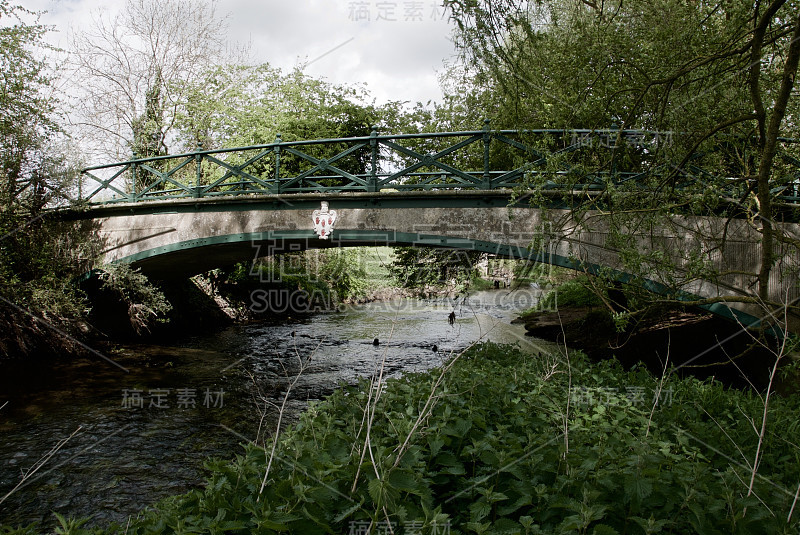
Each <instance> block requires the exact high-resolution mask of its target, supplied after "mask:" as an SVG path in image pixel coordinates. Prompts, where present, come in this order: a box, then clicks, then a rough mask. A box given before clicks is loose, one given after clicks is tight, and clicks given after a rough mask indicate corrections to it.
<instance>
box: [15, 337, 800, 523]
mask: <svg viewBox="0 0 800 535" xmlns="http://www.w3.org/2000/svg"><path fill="white" fill-rule="evenodd" d="M655 400H658V401H657V402H655ZM799 401H800V398H798V397H796V396H794V397H786V398H775V397H774V398H773V399H772V400H771V402H770V406H769V410H768V411H767V417H768V432H767V433H766V434H765V438H764V441H763V443H762V445H761V450H760V454H759V462H758V463H757V470H756V471H757V474H756V476H755V479H754V484H753V491H752V493H748V482H749V481H750V479H751V475H752V470H751V467H752V465H753V459H755V458H756V455H757V454H756V449H757V447H758V433H757V432H754V429H753V422H755V424H756V425H760V422H761V418H762V413H763V411H764V406H763V403H762V400H761V399H760V398H759V397H758V396H757V395H755V394H752V393H745V392H739V391H726V390H725V389H724V388H723V387H722V386H721V385H720V384H718V383H714V382H709V381H706V382H700V381H698V380H696V379H682V380H679V379H675V378H669V379H666V380H665V381H663V382H662V381H659V380H656V379H655V378H653V377H652V376H651V375H649V374H648V373H647V372H646V371H645V370H644V369H634V370H632V371H630V372H626V371H624V370H622V369H621V368H620V367H619V366H618V365H617V364H615V363H614V362H605V363H600V364H594V363H590V362H588V361H587V360H586V359H585V358H584V357H582V356H581V355H580V354H577V353H573V354H572V355H570V359H569V361H567V360H565V359H564V358H563V357H561V356H547V355H539V356H537V355H530V354H525V353H522V352H520V351H519V350H516V349H514V348H512V347H508V346H496V345H491V344H487V345H481V346H478V347H474V348H472V349H470V350H468V351H467V352H466V353H464V354H462V355H460V356H457V357H455V358H454V360H453V361H451V362H450V363H449V364H447V365H446V366H445V368H443V369H436V370H432V371H429V372H426V373H422V374H416V375H409V376H406V377H405V378H403V379H400V380H390V381H387V382H386V383H385V384H380V385H379V384H377V383H374V382H373V383H370V382H369V381H364V382H362V384H361V385H359V386H358V387H352V388H344V389H341V390H338V391H337V392H335V393H334V394H333V395H332V396H330V397H329V398H328V399H327V400H326V401H324V402H320V403H315V404H312V405H311V406H310V407H309V409H308V411H307V412H306V413H305V414H304V415H303V416H302V417H301V419H300V421H299V422H298V423H297V424H296V425H295V426H293V427H292V428H290V429H289V430H287V431H286V432H285V433H284V435H283V436H282V438H281V440H280V441H279V443H278V448H277V450H276V453H275V459H274V460H273V462H272V467H271V471H270V473H269V475H268V477H267V478H266V485H265V487H264V488H263V491H260V489H261V486H262V480H264V470H265V467H266V465H267V459H268V457H269V450H264V449H262V448H260V447H258V446H255V445H252V444H250V445H247V446H246V448H245V452H244V453H243V454H242V455H239V456H237V458H236V460H235V461H234V462H232V463H231V462H229V461H214V462H210V463H209V465H208V467H209V469H210V471H211V472H210V477H209V479H208V482H207V484H206V486H205V488H204V489H201V490H196V491H192V492H190V493H188V494H186V495H183V496H178V497H174V498H170V499H167V500H164V501H162V502H161V503H159V504H158V505H157V506H156V507H155V508H154V509H152V510H148V511H146V512H144V513H143V514H142V515H141V516H140V517H139V518H138V519H136V520H135V521H133V522H132V523H131V525H130V526H126V527H125V530H126V532H127V533H138V534H145V533H198V532H205V533H223V532H224V533H253V532H258V533H277V532H283V531H288V532H291V533H348V532H349V533H352V532H353V531H352V530H353V529H354V526H355V527H358V526H361V527H362V528H366V527H369V526H371V528H370V529H372V530H373V531H371V532H378V530H379V529H382V526H383V527H387V526H388V524H387V522H392V523H393V526H394V529H398V528H400V529H402V531H401V532H403V533H405V532H407V530H409V529H410V527H412V526H413V527H414V528H415V529H419V530H420V531H421V532H422V533H436V532H438V533H442V532H443V529H444V527H445V526H448V528H449V530H450V533H597V534H611V533H630V534H639V533H690V532H691V533H796V530H797V528H798V522H799V521H800V519H798V514H797V511H796V510H795V511H792V506H793V498H794V496H795V489H797V487H798V482H800V469H799V468H798V467H799V466H800V464H798V461H799V460H800V450H798V446H797V437H798V436H799V435H800V428H799V427H798V426H800V424H798V422H800V404H799V403H798V402H799ZM790 516H791V519H789V517H790ZM437 526H438V527H437ZM437 530H438V531H437ZM33 531H34V530H33V528H31V532H33ZM101 531H102V530H100V529H98V530H97V532H101ZM6 532H8V533H11V532H13V531H11V530H7V531H6ZM78 532H79V531H75V530H73V531H72V533H78Z"/></svg>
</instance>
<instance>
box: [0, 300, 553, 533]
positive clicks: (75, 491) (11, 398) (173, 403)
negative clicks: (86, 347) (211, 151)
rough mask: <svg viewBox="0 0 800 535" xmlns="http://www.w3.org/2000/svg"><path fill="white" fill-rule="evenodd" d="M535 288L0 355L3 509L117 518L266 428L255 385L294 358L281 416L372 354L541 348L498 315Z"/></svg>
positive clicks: (368, 369)
mask: <svg viewBox="0 0 800 535" xmlns="http://www.w3.org/2000/svg"><path fill="white" fill-rule="evenodd" d="M537 298H538V293H537V292H536V291H535V290H516V291H514V292H508V291H506V290H496V291H489V292H478V293H475V294H472V295H471V296H470V297H469V298H467V299H459V300H457V301H454V300H451V299H441V300H413V299H402V300H396V301H385V302H375V303H370V304H365V305H358V306H351V307H348V308H347V309H345V310H343V311H339V312H330V313H321V314H317V315H315V316H312V317H307V318H303V319H297V320H288V321H287V322H285V323H282V324H280V325H268V324H263V323H262V324H250V325H236V326H233V327H230V328H227V329H225V330H222V331H219V332H216V333H213V334H209V335H207V336H203V337H195V338H191V339H183V340H180V341H178V342H176V343H175V344H174V345H127V346H123V347H121V348H119V349H118V350H117V351H114V352H109V353H108V354H107V356H108V357H109V358H110V359H111V360H113V363H112V362H108V361H106V360H104V359H102V358H100V357H96V358H86V359H77V360H69V361H65V360H61V361H60V360H57V359H51V360H47V361H40V362H37V363H30V364H15V365H14V366H9V365H3V368H2V374H1V375H2V377H0V406H2V408H0V436H1V437H2V440H1V441H0V500H2V499H3V496H5V495H6V494H7V493H8V492H9V491H11V490H12V489H13V488H14V487H15V486H16V485H17V484H19V483H20V481H21V480H22V478H23V477H24V476H25V475H27V476H28V477H27V479H25V480H24V482H23V484H22V485H21V486H19V488H17V490H16V491H14V492H13V493H12V494H11V495H10V496H9V497H8V498H7V499H5V501H3V503H0V523H7V524H13V525H16V524H20V523H30V522H34V521H37V522H40V524H41V525H42V526H52V525H53V523H54V517H53V514H52V512H53V511H56V512H58V513H60V514H62V515H66V516H75V517H86V516H90V517H91V518H92V520H91V522H90V525H96V524H100V525H102V524H105V523H107V522H109V521H117V522H120V523H122V524H124V523H125V522H126V521H127V519H128V517H129V515H135V514H136V513H137V511H139V510H141V509H142V508H144V507H145V506H147V505H149V504H152V503H153V502H154V501H156V500H158V499H160V498H162V497H165V496H168V495H171V494H178V493H182V492H186V491H187V490H189V489H191V488H193V487H196V486H198V485H200V484H201V483H202V481H203V477H204V471H203V461H204V460H205V459H207V458H209V457H217V458H223V459H230V458H232V457H233V456H234V455H235V454H236V453H239V452H240V451H241V444H242V443H244V442H247V441H249V440H253V439H255V438H256V437H257V436H258V433H259V431H258V430H259V424H260V423H261V425H262V428H263V429H265V430H270V429H274V427H275V416H276V411H275V410H274V409H270V410H269V411H267V413H266V414H267V416H266V418H264V420H263V422H262V421H261V417H260V415H261V411H260V408H263V407H264V406H265V405H264V402H263V399H267V400H270V401H271V402H273V403H278V404H279V403H280V401H281V400H282V399H283V396H284V392H285V391H286V388H285V387H286V385H287V384H288V379H287V377H289V378H291V377H294V376H295V375H296V374H297V372H298V371H300V367H301V363H307V365H306V366H305V368H304V369H303V370H302V375H300V378H299V380H298V381H297V383H296V385H295V387H294V388H293V389H292V391H291V395H290V396H289V401H288V403H287V407H288V409H287V415H288V419H289V420H290V421H291V420H292V419H294V418H296V417H297V415H298V414H299V412H300V411H302V410H303V408H304V406H305V404H306V403H307V401H308V400H312V399H320V398H323V397H325V396H326V395H327V394H329V393H330V392H331V391H332V390H333V389H334V388H336V386H337V385H339V384H342V383H348V384H352V383H355V382H357V381H358V378H359V377H362V376H369V375H371V374H373V373H374V372H375V370H376V368H377V367H378V366H379V365H380V363H381V362H384V364H385V367H384V373H385V374H388V376H389V377H392V376H399V375H400V374H402V373H404V372H409V371H421V370H425V369H429V368H431V367H433V366H437V365H440V364H441V363H442V362H443V361H445V360H446V359H447V358H449V356H451V355H452V354H453V353H454V352H458V351H460V350H462V349H464V348H465V347H467V346H469V345H470V344H472V343H474V342H476V341H478V340H491V341H495V342H500V343H512V344H513V343H517V344H520V345H521V346H523V347H524V348H527V349H529V350H530V351H547V350H548V348H549V347H550V346H549V344H548V343H546V342H543V341H538V340H535V339H531V338H526V337H525V336H524V329H523V328H522V327H521V326H518V325H511V324H510V323H509V322H510V320H511V319H513V318H514V316H515V315H516V313H518V312H519V311H521V310H524V309H525V308H528V307H530V306H532V305H533V304H534V303H535V301H536V299H537ZM453 310H455V312H456V316H457V317H456V321H455V323H454V324H453V325H450V323H449V321H448V315H449V314H450V312H451V311H453ZM309 357H310V360H309ZM121 368H125V370H127V371H125V370H123V369H121ZM6 402H7V403H6ZM4 403H5V406H3V404H4ZM267 432H269V431H267ZM70 436H71V438H69V437H70ZM68 438H69V439H68ZM66 439H68V440H66ZM65 440H66V441H65ZM42 459H47V461H46V462H45V463H44V464H41V466H40V467H39V468H37V466H39V464H40V460H42Z"/></svg>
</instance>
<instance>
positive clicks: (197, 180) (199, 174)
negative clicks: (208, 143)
mask: <svg viewBox="0 0 800 535" xmlns="http://www.w3.org/2000/svg"><path fill="white" fill-rule="evenodd" d="M202 150H203V145H202V143H200V142H199V141H198V142H197V150H196V151H195V155H194V165H195V168H196V170H197V173H196V176H195V182H194V196H195V197H200V182H201V179H202V171H201V169H200V166H201V164H202V163H203V155H202V154H200V151H202Z"/></svg>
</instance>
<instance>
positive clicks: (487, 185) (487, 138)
mask: <svg viewBox="0 0 800 535" xmlns="http://www.w3.org/2000/svg"><path fill="white" fill-rule="evenodd" d="M490 123H491V121H490V120H489V119H484V120H483V184H481V187H482V188H483V189H492V175H491V174H490V172H489V144H490V143H491V142H492V134H491V132H490V130H489V126H490Z"/></svg>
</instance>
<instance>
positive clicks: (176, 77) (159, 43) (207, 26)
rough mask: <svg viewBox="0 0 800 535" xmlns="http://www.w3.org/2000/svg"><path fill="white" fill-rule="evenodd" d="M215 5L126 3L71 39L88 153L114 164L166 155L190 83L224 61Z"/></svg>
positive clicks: (170, 0)
mask: <svg viewBox="0 0 800 535" xmlns="http://www.w3.org/2000/svg"><path fill="white" fill-rule="evenodd" d="M226 29H227V25H226V19H225V18H224V17H223V18H220V17H218V15H217V13H216V2H215V1H211V2H205V1H200V0H126V2H125V6H124V8H123V10H122V11H121V12H120V13H119V14H117V15H116V16H115V17H114V18H113V19H110V18H108V17H107V16H106V15H105V14H100V15H98V17H97V18H96V19H95V20H94V27H93V28H92V29H91V30H88V31H85V32H81V33H78V34H76V35H75V36H74V37H73V41H72V54H71V63H72V67H73V69H74V71H75V72H74V77H73V78H74V80H75V81H76V83H77V87H76V91H75V94H76V102H75V105H76V108H77V110H76V111H77V116H78V117H79V120H78V121H77V124H76V126H77V127H78V130H79V131H80V132H81V134H82V139H83V143H84V145H85V146H86V148H87V149H88V150H94V151H97V152H99V153H100V154H104V155H106V156H110V157H112V158H115V159H126V158H129V157H130V155H131V152H135V153H136V154H137V155H139V156H154V155H160V154H165V153H167V152H168V150H169V147H170V144H171V143H172V142H173V141H174V139H173V138H174V136H175V132H174V123H175V120H176V114H177V110H178V108H179V107H180V106H183V105H184V104H185V102H186V98H187V94H186V92H185V90H186V88H187V87H188V85H187V84H188V82H190V81H192V80H196V79H198V78H199V77H200V75H201V73H202V72H204V71H205V70H206V69H208V68H209V67H210V66H211V65H214V64H215V63H216V62H218V61H225V58H226V42H225V37H226Z"/></svg>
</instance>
